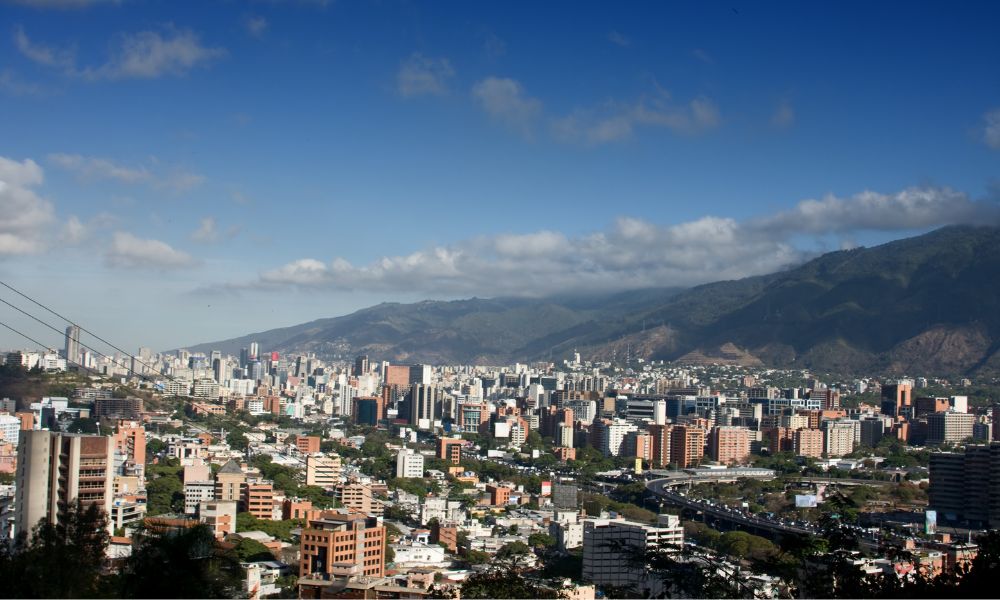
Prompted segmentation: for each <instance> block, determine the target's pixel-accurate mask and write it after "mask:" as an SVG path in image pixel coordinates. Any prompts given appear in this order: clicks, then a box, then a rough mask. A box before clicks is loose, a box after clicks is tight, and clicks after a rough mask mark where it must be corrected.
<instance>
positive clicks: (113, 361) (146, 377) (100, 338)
mask: <svg viewBox="0 0 1000 600" xmlns="http://www.w3.org/2000/svg"><path fill="white" fill-rule="evenodd" d="M0 285H2V286H3V287H5V288H7V289H9V290H11V291H12V292H14V293H15V294H17V295H19V296H21V297H22V298H25V299H26V300H28V301H29V302H31V303H32V304H35V305H36V306H39V307H41V308H42V309H44V310H46V311H48V312H49V313H52V314H53V315H55V316H56V317H58V318H60V319H62V320H64V321H66V322H67V323H69V324H71V325H75V326H76V327H79V328H80V331H84V332H86V333H88V334H89V335H91V336H92V337H94V338H96V339H98V340H100V341H102V342H104V343H105V344H107V345H108V346H111V347H112V348H114V349H116V350H118V351H119V352H122V353H123V354H125V355H126V356H128V357H130V358H131V359H133V360H135V361H136V362H138V363H139V364H141V365H143V366H144V367H146V368H149V369H151V370H152V367H151V366H150V365H148V364H146V363H145V362H143V361H141V360H139V359H138V358H136V357H135V356H134V355H132V354H130V353H129V352H126V351H125V350H122V349H121V348H119V347H118V346H116V345H115V344H112V343H111V342H109V341H107V340H106V339H104V338H102V337H101V336H99V335H97V334H96V333H94V332H92V331H90V330H88V329H85V328H84V327H82V326H80V325H77V324H76V323H74V322H73V321H71V320H69V319H67V318H66V317H65V316H63V315H61V314H59V313H58V312H56V311H54V310H52V309H51V308H49V307H47V306H45V305H44V304H42V303H41V302H38V301H37V300H35V299H33V298H31V297H30V296H28V295H27V294H24V293H23V292H20V291H18V290H17V289H15V288H14V287H12V286H10V285H9V284H7V283H6V282H4V281H0ZM0 302H2V303H4V304H6V305H7V306H9V307H11V308H13V309H14V310H16V311H18V312H19V313H21V314H23V315H25V316H27V317H29V318H31V319H32V320H34V321H37V322H38V323H40V324H42V325H44V326H45V327H48V328H49V329H51V330H53V331H55V332H56V333H58V334H62V333H63V332H62V331H60V330H59V329H58V328H57V327H55V326H53V325H51V324H49V323H47V322H45V321H43V320H41V319H39V318H38V317H36V316H34V315H32V314H31V313H29V312H27V311H25V310H23V309H21V308H19V307H17V306H15V305H13V304H11V303H10V302H7V301H6V300H4V299H3V298H0ZM0 325H3V326H4V327H6V328H7V329H9V330H11V331H13V332H14V333H16V334H17V335H20V336H21V337H23V338H25V339H27V340H29V341H31V342H33V343H35V344H37V345H38V346H39V347H40V348H48V346H47V345H46V344H43V343H41V342H39V341H38V340H36V339H34V338H32V337H30V336H28V335H26V334H24V333H22V332H21V331H18V330H17V329H14V328H13V327H11V326H10V325H7V324H6V323H3V322H2V321H0ZM70 339H73V338H70ZM74 341H76V342H77V343H79V344H80V345H81V346H83V347H84V348H87V349H88V350H91V351H93V352H96V353H97V354H98V355H100V356H102V357H104V358H106V359H108V360H110V361H111V363H112V364H114V365H115V366H119V367H123V368H125V369H126V370H127V371H129V372H131V373H133V374H134V375H136V376H138V377H140V378H142V379H145V380H146V381H148V382H150V383H153V384H156V383H157V381H156V380H155V379H153V378H151V377H149V376H147V375H145V374H143V373H139V372H137V371H135V369H132V368H131V366H125V365H120V364H118V362H117V361H116V359H114V358H111V357H110V356H108V355H106V354H104V353H103V352H101V351H99V350H96V349H95V348H92V347H91V346H89V345H87V344H84V343H83V342H81V341H80V340H79V339H75V340H74ZM66 360H67V361H68V362H71V363H73V364H75V365H77V366H79V367H82V368H84V369H86V370H88V371H89V370H91V369H89V368H88V367H87V366H86V365H83V364H81V363H79V362H77V361H76V360H73V359H71V358H70V357H67V358H66ZM123 362H124V361H123ZM161 374H162V375H163V376H164V377H166V378H167V379H169V380H170V381H171V382H173V383H181V381H179V380H177V379H175V378H174V377H173V376H172V375H169V374H166V373H161ZM250 428H251V429H257V430H258V431H259V432H261V433H265V430H263V429H261V428H260V427H254V426H251V427H250ZM286 456H288V458H291V459H292V460H295V461H296V462H298V463H300V464H303V465H305V464H306V461H304V460H302V459H301V458H298V457H296V456H292V455H286Z"/></svg>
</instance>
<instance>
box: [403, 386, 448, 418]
mask: <svg viewBox="0 0 1000 600" xmlns="http://www.w3.org/2000/svg"><path fill="white" fill-rule="evenodd" d="M440 402H441V400H440V394H439V393H438V389H437V387H436V386H433V385H424V384H422V383H414V384H413V385H412V386H410V424H411V425H416V426H417V427H422V428H430V427H431V425H432V424H433V422H434V419H435V417H437V416H438V415H439V414H440V409H439V408H438V406H439V405H440Z"/></svg>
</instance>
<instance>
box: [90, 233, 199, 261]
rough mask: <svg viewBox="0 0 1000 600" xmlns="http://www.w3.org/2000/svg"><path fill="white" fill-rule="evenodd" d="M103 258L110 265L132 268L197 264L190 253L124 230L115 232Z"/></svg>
mask: <svg viewBox="0 0 1000 600" xmlns="http://www.w3.org/2000/svg"><path fill="white" fill-rule="evenodd" d="M104 260H105V262H106V263H107V264H108V266H111V267H122V268H134V269H141V268H150V269H177V268H181V267H190V266H193V265H195V264H197V261H196V260H195V259H194V258H192V257H191V255H189V254H186V253H184V252H181V251H180V250H176V249H174V248H173V247H171V246H170V244H167V243H166V242H161V241H160V240H152V239H143V238H139V237H136V236H134V235H132V234H131V233H127V232H124V231H116V232H115V234H114V236H113V238H112V242H111V248H110V249H108V251H107V253H106V254H105V255H104Z"/></svg>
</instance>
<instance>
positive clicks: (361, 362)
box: [354, 354, 371, 377]
mask: <svg viewBox="0 0 1000 600" xmlns="http://www.w3.org/2000/svg"><path fill="white" fill-rule="evenodd" d="M369 371H371V367H370V365H369V363H368V355H367V354H362V355H360V356H358V357H357V358H355V359H354V376H355V377H361V376H362V375H367V374H368V372H369Z"/></svg>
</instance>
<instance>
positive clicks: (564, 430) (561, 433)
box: [555, 423, 574, 448]
mask: <svg viewBox="0 0 1000 600" xmlns="http://www.w3.org/2000/svg"><path fill="white" fill-rule="evenodd" d="M573 433H574V432H573V426H572V425H567V424H565V423H559V424H558V425H557V426H556V435H555V442H556V445H557V446H562V447H564V448H572V447H573Z"/></svg>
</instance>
